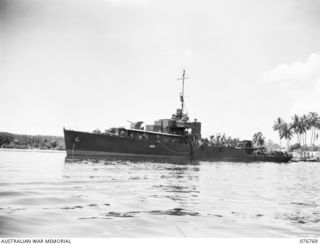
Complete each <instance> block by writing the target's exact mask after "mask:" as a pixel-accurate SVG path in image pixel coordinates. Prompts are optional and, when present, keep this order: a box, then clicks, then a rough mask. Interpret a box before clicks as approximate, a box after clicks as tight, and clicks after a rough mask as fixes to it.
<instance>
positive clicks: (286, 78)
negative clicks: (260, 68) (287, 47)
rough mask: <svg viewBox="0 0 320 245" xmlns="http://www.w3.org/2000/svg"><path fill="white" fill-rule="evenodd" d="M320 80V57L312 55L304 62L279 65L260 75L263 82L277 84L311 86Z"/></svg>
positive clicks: (315, 54)
mask: <svg viewBox="0 0 320 245" xmlns="http://www.w3.org/2000/svg"><path fill="white" fill-rule="evenodd" d="M319 78H320V55H319V54H317V53H312V54H311V55H310V56H309V57H308V59H307V61H306V62H301V61H296V62H294V63H293V64H280V65H278V66H276V67H275V68H273V69H271V70H269V71H267V72H265V73H264V74H263V75H262V81H264V82H279V83H287V84H291V85H294V84H300V85H303V84H304V85H306V86H308V85H309V86H310V85H311V86H313V85H314V83H315V82H316V80H317V79H319Z"/></svg>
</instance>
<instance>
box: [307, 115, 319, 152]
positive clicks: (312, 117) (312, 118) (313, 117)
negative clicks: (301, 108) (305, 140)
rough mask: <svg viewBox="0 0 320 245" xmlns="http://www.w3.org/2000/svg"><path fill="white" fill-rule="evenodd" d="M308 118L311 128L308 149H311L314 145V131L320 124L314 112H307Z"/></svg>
mask: <svg viewBox="0 0 320 245" xmlns="http://www.w3.org/2000/svg"><path fill="white" fill-rule="evenodd" d="M308 118H309V123H310V127H311V139H310V147H312V146H314V144H315V138H316V129H317V126H318V124H319V123H320V117H319V115H318V113H316V112H309V114H308Z"/></svg>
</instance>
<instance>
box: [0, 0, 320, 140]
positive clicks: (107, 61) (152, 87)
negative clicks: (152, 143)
mask: <svg viewBox="0 0 320 245" xmlns="http://www.w3.org/2000/svg"><path fill="white" fill-rule="evenodd" d="M319 12H320V1H318V0H242V1H239V0H210V1H209V0H197V1H195V0H193V1H192V0H183V1H182V0H170V1H169V0H161V1H160V0H90V1H89V0H86V1H85V0H46V1H43V0H0V92H1V96H0V112H1V114H0V115H1V116H0V131H5V132H12V133H23V134H45V135H62V134H63V132H62V128H63V127H66V128H69V129H75V130H83V131H92V130H94V129H96V128H99V129H102V130H103V129H107V128H110V127H117V126H125V127H128V126H129V123H128V122H127V120H129V121H139V120H141V121H144V122H145V123H146V124H152V123H153V122H154V120H158V119H160V118H170V117H171V115H172V114H173V113H174V112H175V110H176V109H177V108H179V106H180V101H179V93H180V90H181V81H178V80H177V79H178V78H179V77H180V76H181V74H182V70H183V69H186V74H187V76H188V80H186V84H185V94H186V95H185V100H186V106H187V111H188V114H189V117H190V118H191V120H193V119H194V118H197V119H198V121H200V122H202V134H203V136H205V137H208V136H209V135H211V134H216V133H226V134H227V135H230V136H232V137H239V138H241V139H251V138H252V135H253V134H254V133H255V132H258V131H261V132H262V133H263V135H264V136H265V137H266V138H267V139H272V140H277V139H278V137H277V134H276V133H275V132H273V131H272V124H273V122H274V120H275V119H276V118H277V117H279V116H280V117H282V118H283V119H285V120H287V121H290V120H291V117H292V116H293V114H300V115H301V114H306V113H308V112H310V111H315V112H318V113H320V31H319V30H320V15H319Z"/></svg>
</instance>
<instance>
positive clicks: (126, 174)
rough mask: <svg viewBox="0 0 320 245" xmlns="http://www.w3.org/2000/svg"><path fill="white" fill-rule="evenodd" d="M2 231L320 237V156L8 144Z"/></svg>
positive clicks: (1, 167) (0, 189)
mask: <svg viewBox="0 0 320 245" xmlns="http://www.w3.org/2000/svg"><path fill="white" fill-rule="evenodd" d="M0 154H2V155H1V156H0V194H1V196H3V197H4V198H2V200H1V203H0V216H1V219H0V226H1V229H0V235H3V236H27V235H30V234H31V235H33V236H37V235H47V236H54V235H56V236H62V235H66V236H82V237H88V236H95V237H105V236H117V237H133V236H139V237H144V236H153V237H155V236H157V237H159V236H206V237H208V236H211V237H243V236H245V237H257V236H260V237H279V236H291V237H292V236H312V235H313V236H316V235H319V229H318V228H319V223H320V196H319V195H318V194H319V191H320V179H319V178H318V173H319V171H320V165H319V164H317V163H308V164H305V163H292V164H273V163H250V164H242V163H228V162H224V163H209V162H198V163H196V164H194V163H193V164H184V165H183V164H172V163H155V162H152V163H151V162H132V161H105V160H88V159H87V160H80V161H75V160H73V161H67V162H66V161H65V159H64V157H65V156H64V154H50V153H45V154H43V153H41V152H37V153H33V152H22V153H19V152H14V153H12V152H5V153H3V152H1V151H0Z"/></svg>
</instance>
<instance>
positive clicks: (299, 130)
mask: <svg viewBox="0 0 320 245" xmlns="http://www.w3.org/2000/svg"><path fill="white" fill-rule="evenodd" d="M273 130H274V131H276V132H278V134H279V139H280V146H281V140H282V139H285V141H286V144H287V150H288V151H290V150H293V148H294V149H300V150H301V151H302V152H306V151H315V150H318V149H319V147H318V146H316V142H317V140H318V138H319V130H320V116H319V115H318V113H316V112H310V113H308V114H307V115H302V116H299V115H294V116H293V117H292V118H291V122H285V121H284V120H283V119H282V118H281V117H278V118H277V119H276V120H275V121H274V123H273ZM294 135H296V137H297V143H296V144H294V145H293V146H294V147H293V146H290V142H291V140H292V138H293V137H294Z"/></svg>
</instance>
